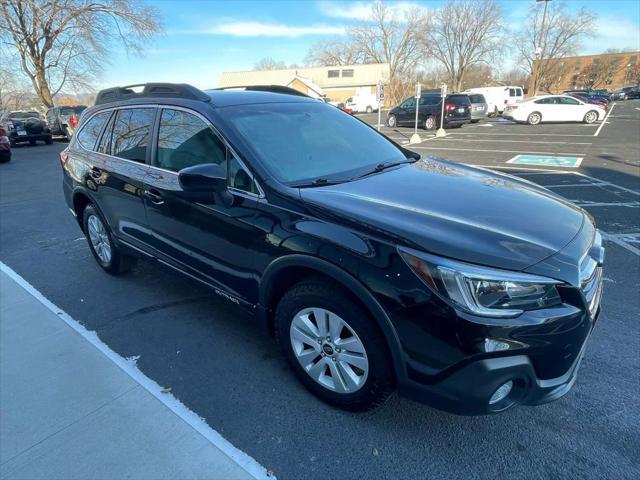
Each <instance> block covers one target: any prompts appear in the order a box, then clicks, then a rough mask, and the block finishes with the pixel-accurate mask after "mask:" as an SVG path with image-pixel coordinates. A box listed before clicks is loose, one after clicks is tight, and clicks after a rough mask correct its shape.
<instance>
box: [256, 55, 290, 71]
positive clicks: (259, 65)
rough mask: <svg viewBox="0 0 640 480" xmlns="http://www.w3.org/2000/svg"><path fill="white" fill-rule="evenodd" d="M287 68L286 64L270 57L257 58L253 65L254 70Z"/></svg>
mask: <svg viewBox="0 0 640 480" xmlns="http://www.w3.org/2000/svg"><path fill="white" fill-rule="evenodd" d="M285 68H287V64H286V63H284V62H279V61H276V60H274V59H273V58H271V57H264V58H261V59H260V60H258V61H257V62H256V63H255V65H254V66H253V69H254V70H283V69H285Z"/></svg>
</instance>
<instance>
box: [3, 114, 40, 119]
mask: <svg viewBox="0 0 640 480" xmlns="http://www.w3.org/2000/svg"><path fill="white" fill-rule="evenodd" d="M9 118H13V119H15V120H20V119H23V118H40V115H39V114H38V112H13V113H10V114H9Z"/></svg>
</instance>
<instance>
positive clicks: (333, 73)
mask: <svg viewBox="0 0 640 480" xmlns="http://www.w3.org/2000/svg"><path fill="white" fill-rule="evenodd" d="M380 81H382V83H383V84H385V85H387V84H388V83H389V65H388V64H386V63H372V64H367V65H340V66H335V67H311V68H288V69H285V70H247V71H244V72H224V73H223V74H222V77H221V78H220V82H219V84H218V86H219V87H223V88H224V87H248V86H252V85H284V86H287V87H291V88H295V89H296V90H298V91H300V92H302V93H305V94H307V95H309V96H311V97H314V98H318V97H328V98H329V99H330V100H335V101H344V100H346V99H347V98H349V97H351V96H353V95H358V94H370V93H373V94H375V93H376V85H377V84H378V82H380Z"/></svg>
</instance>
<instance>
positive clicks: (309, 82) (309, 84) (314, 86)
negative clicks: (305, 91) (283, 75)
mask: <svg viewBox="0 0 640 480" xmlns="http://www.w3.org/2000/svg"><path fill="white" fill-rule="evenodd" d="M294 80H298V81H300V82H302V83H304V84H305V85H306V86H307V88H309V89H310V90H313V91H314V92H316V93H317V94H318V95H320V96H322V95H324V90H323V89H322V87H320V86H318V85H317V84H316V83H314V81H313V80H311V79H310V78H305V77H301V76H300V75H296V76H295V77H293V78H292V79H291V80H290V81H289V82H288V83H287V86H290V85H291V84H292V83H293V81H294Z"/></svg>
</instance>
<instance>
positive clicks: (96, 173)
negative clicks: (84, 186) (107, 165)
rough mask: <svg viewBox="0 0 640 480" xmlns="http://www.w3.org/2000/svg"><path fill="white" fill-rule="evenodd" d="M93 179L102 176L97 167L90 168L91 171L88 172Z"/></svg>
mask: <svg viewBox="0 0 640 480" xmlns="http://www.w3.org/2000/svg"><path fill="white" fill-rule="evenodd" d="M89 175H91V176H92V177H93V178H100V176H101V175H102V171H101V170H100V169H99V168H98V167H91V171H90V172H89Z"/></svg>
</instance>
